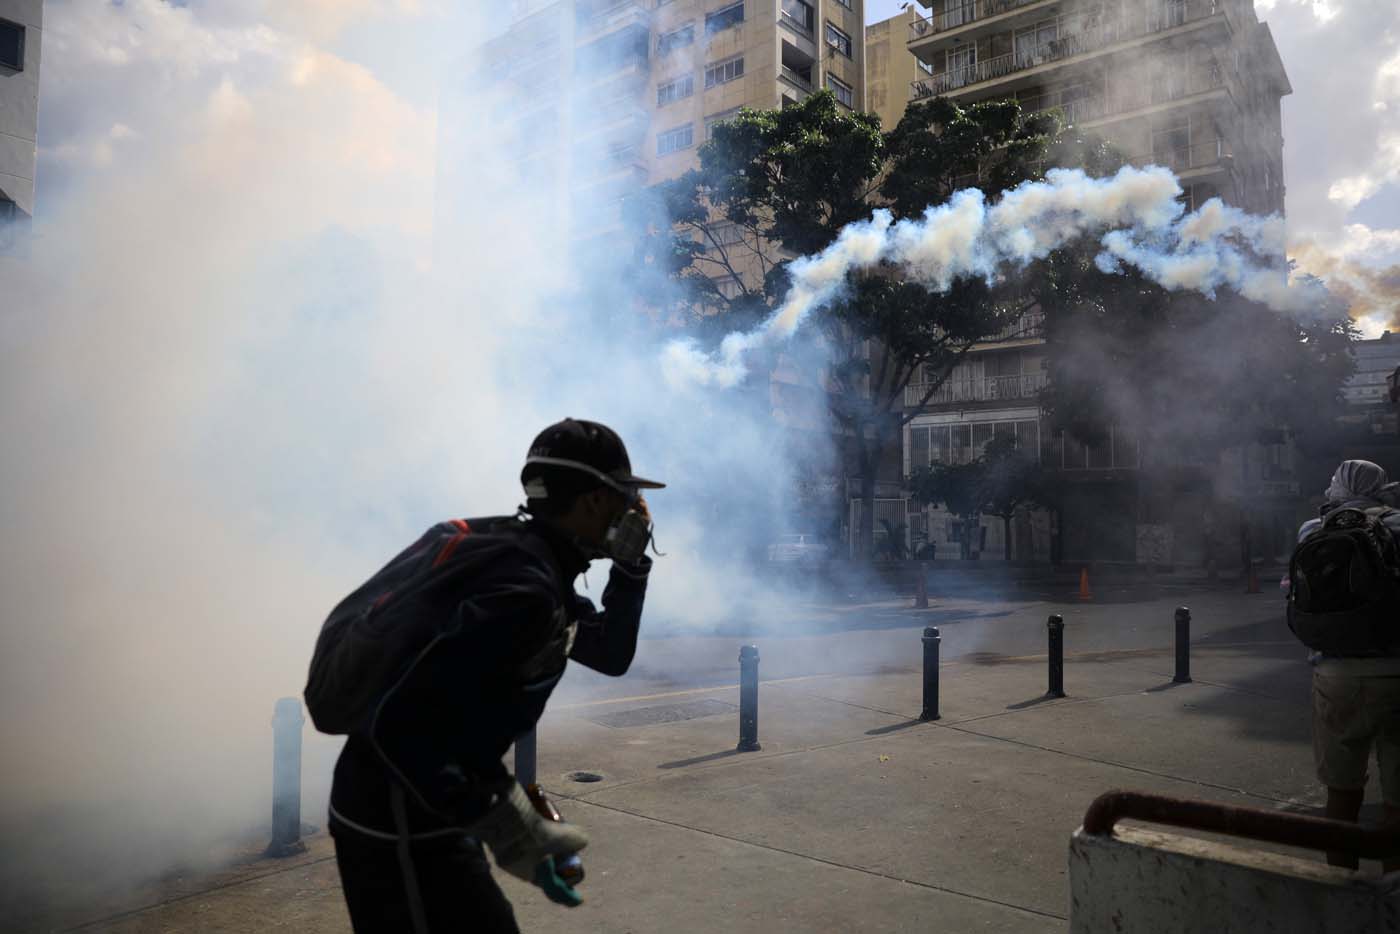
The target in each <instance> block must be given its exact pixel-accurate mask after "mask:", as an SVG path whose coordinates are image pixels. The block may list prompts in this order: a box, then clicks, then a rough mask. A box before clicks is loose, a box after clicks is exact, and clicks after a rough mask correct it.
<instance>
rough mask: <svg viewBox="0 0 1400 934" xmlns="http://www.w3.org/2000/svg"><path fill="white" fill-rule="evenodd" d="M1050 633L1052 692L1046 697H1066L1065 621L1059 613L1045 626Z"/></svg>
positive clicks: (1048, 692) (1046, 694)
mask: <svg viewBox="0 0 1400 934" xmlns="http://www.w3.org/2000/svg"><path fill="white" fill-rule="evenodd" d="M1045 628H1046V629H1048V630H1049V631H1050V690H1048V691H1046V692H1045V696H1046V697H1064V696H1065V620H1064V617H1063V616H1060V615H1059V614H1058V613H1056V614H1054V615H1053V616H1051V617H1050V619H1049V621H1048V622H1047V623H1046V624H1045Z"/></svg>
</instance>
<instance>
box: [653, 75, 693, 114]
mask: <svg viewBox="0 0 1400 934" xmlns="http://www.w3.org/2000/svg"><path fill="white" fill-rule="evenodd" d="M694 93H695V78H694V77H693V76H691V75H686V76H685V77H684V78H677V79H676V80H675V81H668V82H666V83H665V84H659V85H657V86H656V106H657V107H665V106H666V105H667V104H674V103H675V102H676V101H679V100H684V99H685V98H687V97H689V96H690V95H692V94H694Z"/></svg>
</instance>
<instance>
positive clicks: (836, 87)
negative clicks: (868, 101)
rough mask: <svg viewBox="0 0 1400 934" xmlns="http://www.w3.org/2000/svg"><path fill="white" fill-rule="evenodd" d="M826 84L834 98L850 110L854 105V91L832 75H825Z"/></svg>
mask: <svg viewBox="0 0 1400 934" xmlns="http://www.w3.org/2000/svg"><path fill="white" fill-rule="evenodd" d="M826 86H827V87H828V88H830V89H831V93H833V94H835V95H836V99H837V100H838V101H840V102H841V103H843V104H845V105H846V106H847V107H850V108H851V109H852V110H854V109H855V106H856V92H855V91H854V90H852V88H851V86H850V85H849V84H847V83H846V82H844V81H841V80H839V79H838V78H836V76H834V75H827V76H826Z"/></svg>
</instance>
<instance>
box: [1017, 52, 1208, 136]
mask: <svg viewBox="0 0 1400 934" xmlns="http://www.w3.org/2000/svg"><path fill="white" fill-rule="evenodd" d="M1225 90H1228V85H1227V84H1226V81H1225V72H1224V70H1223V69H1221V68H1220V67H1218V66H1211V67H1208V68H1204V69H1201V70H1191V71H1188V72H1187V73H1185V74H1184V75H1183V76H1182V77H1181V80H1179V81H1168V82H1165V83H1161V82H1158V83H1152V82H1149V81H1133V80H1127V81H1121V80H1120V79H1117V78H1115V80H1114V87H1113V89H1112V90H1111V91H1109V92H1108V93H1105V94H1092V95H1088V96H1086V97H1078V98H1074V99H1072V100H1064V99H1063V98H1062V97H1061V96H1060V95H1059V94H1056V93H1048V94H1040V95H1037V96H1035V97H1028V98H1021V99H1020V101H1019V103H1020V105H1021V108H1022V109H1023V110H1025V111H1026V112H1028V113H1044V112H1046V111H1049V110H1059V111H1060V112H1061V113H1063V114H1064V116H1065V120H1066V121H1067V122H1069V123H1071V124H1076V125H1083V124H1087V123H1094V122H1097V121H1100V120H1110V119H1113V118H1115V117H1119V116H1122V115H1124V114H1130V113H1134V112H1136V111H1139V110H1146V109H1148V108H1150V107H1160V106H1162V105H1163V104H1171V103H1174V102H1176V101H1181V100H1185V99H1187V98H1191V97H1195V96H1197V95H1198V94H1208V93H1210V92H1212V91H1225Z"/></svg>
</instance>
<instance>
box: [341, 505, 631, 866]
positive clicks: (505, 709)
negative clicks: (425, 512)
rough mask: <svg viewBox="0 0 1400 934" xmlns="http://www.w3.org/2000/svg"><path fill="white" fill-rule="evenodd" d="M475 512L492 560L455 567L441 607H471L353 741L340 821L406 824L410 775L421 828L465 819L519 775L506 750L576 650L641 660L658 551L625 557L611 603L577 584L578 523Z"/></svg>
mask: <svg viewBox="0 0 1400 934" xmlns="http://www.w3.org/2000/svg"><path fill="white" fill-rule="evenodd" d="M467 524H468V525H469V526H470V527H471V529H472V534H471V535H468V536H467V537H466V538H465V539H464V540H463V541H462V543H461V545H460V546H459V547H460V548H463V549H473V548H475V549H480V551H481V554H482V555H483V563H481V564H480V565H474V566H473V567H472V570H471V573H470V574H469V575H467V576H468V577H469V579H462V580H460V581H455V580H454V581H453V587H454V590H455V592H454V593H452V594H449V595H448V597H447V599H446V600H444V601H443V603H442V612H444V613H451V614H454V615H455V614H458V613H459V612H462V611H461V610H460V609H459V608H461V607H469V608H470V615H471V620H472V621H471V623H470V624H468V625H462V626H460V627H458V629H457V631H456V632H455V634H454V635H452V636H450V637H448V638H444V639H441V640H439V641H438V642H436V643H435V645H434V647H433V648H432V649H431V650H430V651H429V652H427V653H426V654H425V655H423V656H422V657H421V658H419V659H418V660H417V662H416V663H415V664H414V665H413V666H411V667H410V668H409V669H408V670H407V671H406V672H405V674H404V675H403V677H402V678H401V679H400V680H399V682H398V683H397V684H396V685H395V687H394V688H393V689H392V690H391V691H390V692H389V694H388V695H387V696H386V698H385V700H384V701H383V703H382V705H381V706H380V708H379V714H378V716H377V717H376V719H375V722H374V725H373V727H372V728H371V729H369V730H366V731H364V732H357V733H352V734H351V735H350V737H349V739H348V740H347V741H346V744H345V748H344V750H343V751H342V752H341V755H340V760H339V761H338V762H337V763H336V768H335V779H334V782H333V784H332V787H331V817H332V820H333V821H336V822H337V823H339V824H341V825H344V826H347V827H350V828H353V829H359V830H361V831H364V832H369V833H371V834H372V835H374V836H384V837H386V838H387V837H390V836H396V834H395V822H394V819H393V816H392V813H391V808H390V790H391V788H392V785H393V783H394V782H396V781H397V782H399V783H400V784H401V785H402V786H403V787H404V789H405V790H406V791H407V792H408V794H407V795H406V799H407V805H408V827H409V830H410V832H411V833H412V834H413V835H414V836H415V837H417V836H422V835H425V834H427V835H435V834H439V833H445V832H459V830H460V828H461V827H463V826H465V825H466V824H469V823H470V822H471V821H473V820H474V819H476V818H477V817H480V816H481V815H482V814H483V813H484V812H485V811H486V809H487V808H488V807H489V806H490V805H491V803H492V801H493V800H494V797H495V795H497V794H499V793H500V792H501V791H503V790H505V789H506V788H508V787H509V785H510V783H511V782H512V781H513V780H514V779H513V778H512V777H511V775H510V773H509V772H508V771H507V770H506V768H505V766H504V764H502V761H501V760H502V757H503V756H504V755H505V754H506V752H507V750H508V749H509V748H510V746H511V744H512V743H514V742H515V740H516V738H517V737H519V736H521V735H523V734H524V733H526V732H528V731H529V730H531V729H533V728H534V726H535V723H536V721H538V720H539V718H540V715H541V714H542V713H543V712H544V707H545V702H546V701H547V700H548V699H549V695H550V693H551V692H552V691H553V690H554V686H555V685H556V684H557V683H558V682H559V678H560V677H561V676H562V675H563V673H564V667H565V664H566V662H567V660H568V659H569V658H573V659H574V660H576V661H579V662H582V663H583V664H585V665H587V666H588V667H590V668H593V669H595V670H597V671H600V672H602V673H604V674H608V675H621V674H624V673H625V672H626V671H627V668H628V666H629V665H631V662H632V656H633V654H634V653H635V652H636V647H637V633H638V629H639V626H640V623H641V615H642V603H643V601H644V598H645V596H646V580H647V573H648V572H649V571H650V568H651V562H650V559H646V558H643V559H642V562H641V563H639V564H638V566H637V567H636V568H633V569H628V570H624V569H623V568H621V567H618V566H616V565H614V567H613V570H612V573H611V574H610V576H609V579H608V584H607V587H606V588H605V589H604V590H603V609H602V611H601V612H600V611H599V610H597V608H595V607H594V605H593V602H592V601H591V600H589V599H587V598H586V597H582V596H580V595H578V594H577V593H575V592H574V589H573V580H574V578H575V577H576V576H577V575H578V574H579V573H580V572H581V571H583V570H585V569H586V568H587V567H588V561H587V559H586V558H585V557H584V556H583V554H582V553H581V552H580V551H579V550H578V548H577V547H575V546H574V544H573V543H572V542H571V541H569V540H568V539H567V538H566V537H565V536H563V535H561V534H560V533H558V532H557V531H555V530H553V529H551V528H550V527H549V526H547V525H545V524H543V523H540V522H534V521H521V520H520V519H517V518H515V517H495V518H487V519H469V520H467ZM438 528H440V527H439V526H435V527H434V530H436V529H438ZM434 530H430V531H429V533H427V534H428V535H432V534H435V533H434ZM425 537H426V536H425Z"/></svg>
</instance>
